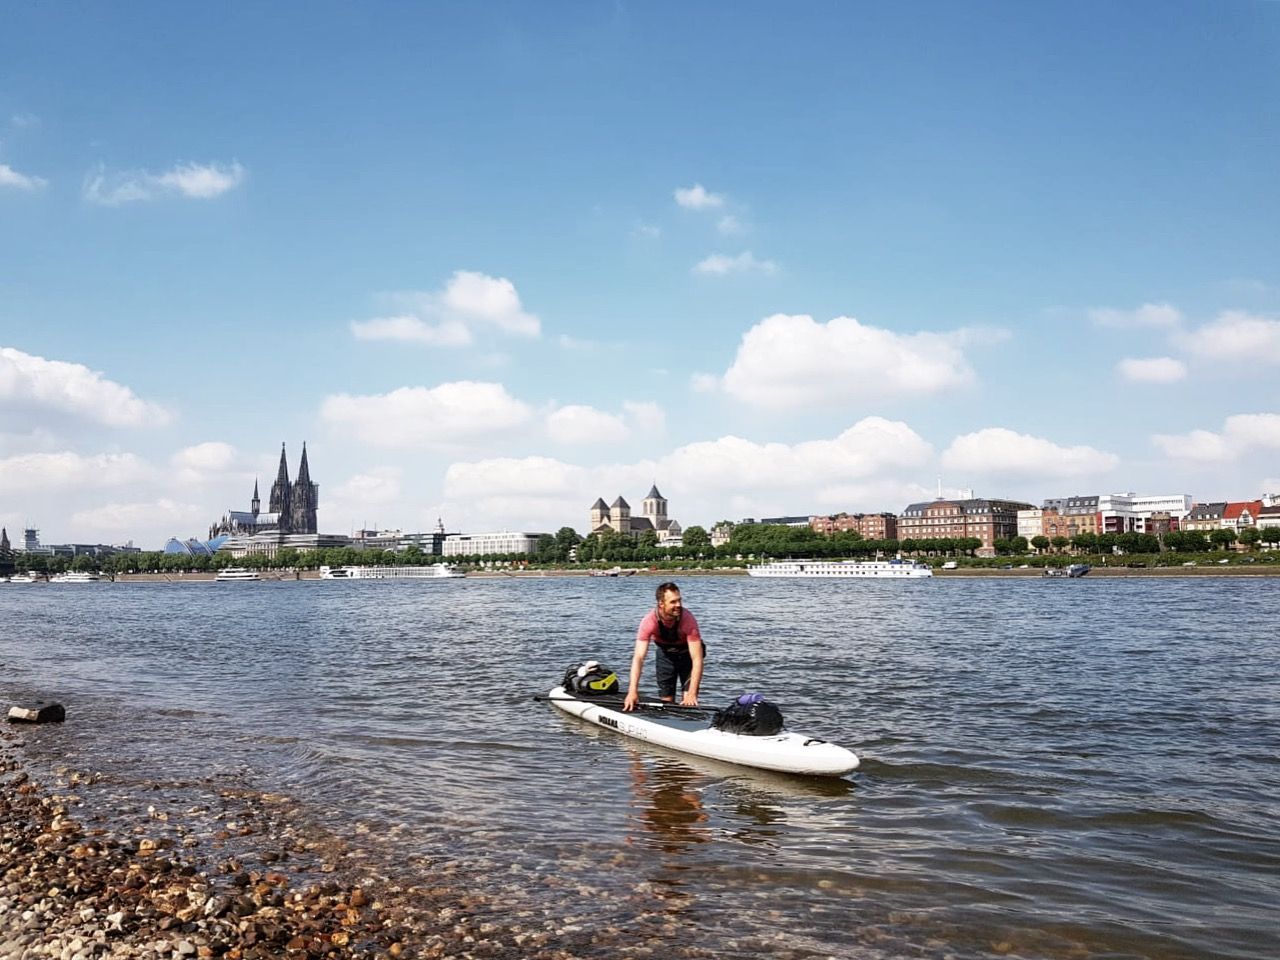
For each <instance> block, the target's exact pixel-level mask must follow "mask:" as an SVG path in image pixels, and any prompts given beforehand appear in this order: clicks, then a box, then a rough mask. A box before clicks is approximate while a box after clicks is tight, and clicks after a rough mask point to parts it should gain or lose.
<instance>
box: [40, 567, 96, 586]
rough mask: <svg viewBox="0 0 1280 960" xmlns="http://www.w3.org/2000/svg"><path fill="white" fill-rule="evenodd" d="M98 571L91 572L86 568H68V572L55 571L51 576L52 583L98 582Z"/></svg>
mask: <svg viewBox="0 0 1280 960" xmlns="http://www.w3.org/2000/svg"><path fill="white" fill-rule="evenodd" d="M98 579H99V578H98V575H97V574H96V573H89V572H86V571H84V570H68V571H67V572H66V573H55V574H54V575H53V576H52V577H50V578H49V582H50V583H96V582H97V581H98Z"/></svg>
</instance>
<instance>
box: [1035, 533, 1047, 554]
mask: <svg viewBox="0 0 1280 960" xmlns="http://www.w3.org/2000/svg"><path fill="white" fill-rule="evenodd" d="M1031 545H1032V546H1033V547H1035V548H1036V549H1037V550H1039V551H1040V552H1041V553H1044V551H1046V550H1048V549H1049V538H1048V537H1046V536H1045V535H1044V534H1037V535H1036V536H1034V537H1032V538H1031Z"/></svg>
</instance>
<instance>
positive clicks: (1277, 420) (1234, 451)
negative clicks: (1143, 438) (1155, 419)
mask: <svg viewBox="0 0 1280 960" xmlns="http://www.w3.org/2000/svg"><path fill="white" fill-rule="evenodd" d="M1151 441H1152V443H1154V444H1155V445H1156V446H1157V447H1158V448H1159V449H1160V450H1161V451H1163V452H1164V453H1165V455H1166V456H1169V457H1173V458H1174V459H1177V460H1192V461H1198V462H1202V463H1211V462H1215V461H1218V462H1221V461H1226V460H1234V459H1236V458H1237V457H1240V456H1242V455H1244V454H1246V453H1249V452H1252V451H1254V450H1280V413H1239V414H1235V415H1234V416H1230V417H1227V418H1226V420H1224V421H1223V423H1222V430H1221V431H1220V432H1218V433H1214V432H1212V431H1210V430H1192V431H1191V432H1190V433H1181V434H1163V433H1158V434H1155V435H1153V436H1152V438H1151Z"/></svg>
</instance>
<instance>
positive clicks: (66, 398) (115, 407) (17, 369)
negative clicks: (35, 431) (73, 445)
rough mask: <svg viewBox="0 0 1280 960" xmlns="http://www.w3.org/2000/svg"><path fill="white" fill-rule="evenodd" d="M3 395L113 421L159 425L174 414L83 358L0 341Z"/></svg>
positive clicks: (9, 400) (16, 402)
mask: <svg viewBox="0 0 1280 960" xmlns="http://www.w3.org/2000/svg"><path fill="white" fill-rule="evenodd" d="M0 401H5V405H6V406H9V407H15V406H28V407H40V408H45V409H49V410H56V411H59V412H61V413H67V414H71V415H72V416H75V417H79V418H81V419H84V420H90V421H93V422H95V423H101V424H105V425H106V426H109V427H141V426H159V425H162V424H165V423H168V422H169V420H170V419H171V418H170V414H169V413H168V411H166V410H164V409H163V408H162V407H159V406H157V405H156V404H153V403H148V402H147V401H145V400H141V399H139V398H138V396H137V395H136V394H135V393H134V392H133V391H132V390H130V389H129V388H128V387H125V386H122V385H121V384H118V383H115V382H113V381H111V380H107V379H106V378H105V377H103V376H102V374H101V373H98V372H96V371H93V370H90V369H89V368H88V367H85V366H82V365H80V364H78V363H67V362H65V361H62V360H46V359H45V358H43V357H36V356H32V355H31V354H28V353H23V352H22V351H21V350H15V349H14V348H12V347H0Z"/></svg>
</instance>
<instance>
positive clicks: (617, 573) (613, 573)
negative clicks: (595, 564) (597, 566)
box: [587, 567, 635, 577]
mask: <svg viewBox="0 0 1280 960" xmlns="http://www.w3.org/2000/svg"><path fill="white" fill-rule="evenodd" d="M633 573H635V571H634V570H624V569H622V567H610V568H609V569H608V570H592V571H591V572H590V573H589V574H587V576H590V577H629V576H631V575H632V574H633Z"/></svg>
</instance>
